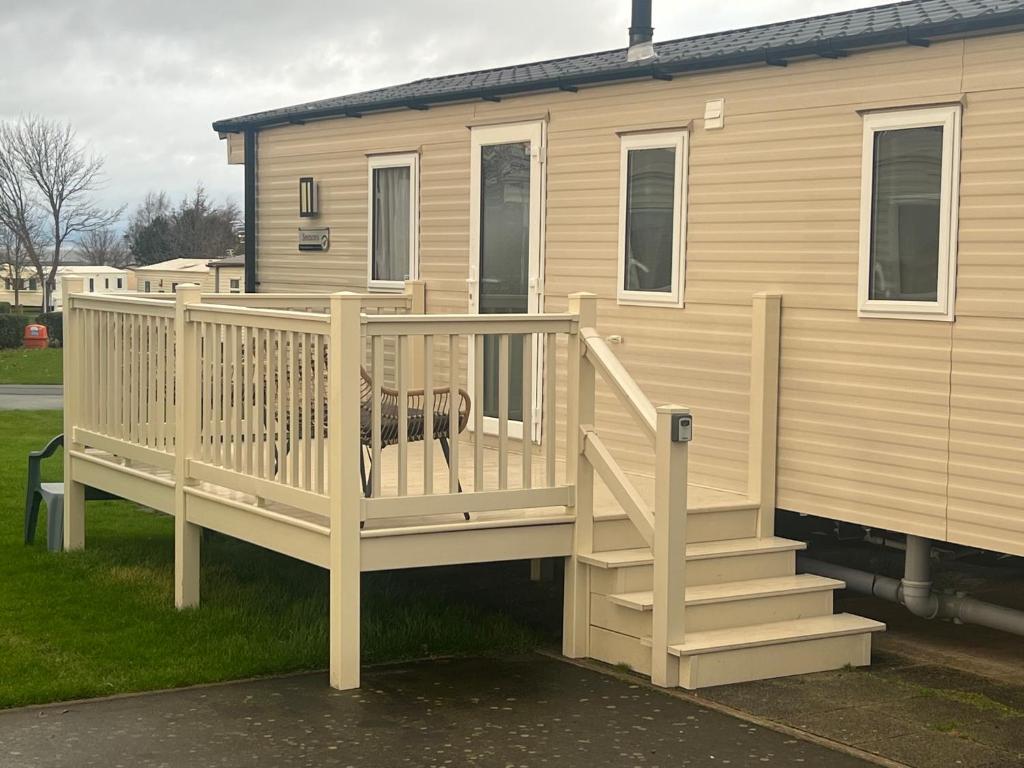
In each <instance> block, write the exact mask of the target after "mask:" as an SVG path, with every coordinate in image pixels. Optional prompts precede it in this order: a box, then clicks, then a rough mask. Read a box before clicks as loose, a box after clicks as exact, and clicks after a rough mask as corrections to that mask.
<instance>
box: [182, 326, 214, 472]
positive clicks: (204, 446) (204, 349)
mask: <svg viewBox="0 0 1024 768" xmlns="http://www.w3.org/2000/svg"><path fill="white" fill-rule="evenodd" d="M198 341H199V344H200V347H201V350H200V354H201V357H200V364H199V371H200V374H199V381H200V396H201V400H200V402H201V403H202V406H201V408H200V411H199V414H198V415H199V416H200V419H199V420H200V426H199V439H200V441H201V444H200V447H199V455H200V458H201V459H202V460H203V461H205V462H209V461H210V457H211V455H212V443H211V442H210V441H211V440H212V439H213V417H212V413H213V383H212V380H211V379H210V365H211V356H212V355H213V349H212V348H211V347H210V326H209V324H208V323H203V322H201V323H200V324H199V338H198ZM181 343H182V340H181V339H180V338H178V337H177V336H175V345H177V344H181ZM187 386H188V384H187V383H186V382H183V381H177V380H175V388H176V390H175V393H176V394H175V410H178V409H180V408H181V407H182V406H181V403H182V399H183V398H182V391H183V389H184V388H185V387H187ZM175 417H177V414H175ZM175 420H177V419H175ZM175 426H177V425H175ZM177 438H178V436H177V431H175V450H180V449H181V443H180V442H178V439H177Z"/></svg>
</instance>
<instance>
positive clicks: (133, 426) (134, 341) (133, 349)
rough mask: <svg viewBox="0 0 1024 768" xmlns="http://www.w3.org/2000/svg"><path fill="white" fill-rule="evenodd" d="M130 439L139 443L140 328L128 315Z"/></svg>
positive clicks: (133, 317) (134, 318)
mask: <svg viewBox="0 0 1024 768" xmlns="http://www.w3.org/2000/svg"><path fill="white" fill-rule="evenodd" d="M128 349H129V353H128V365H129V370H130V374H129V385H128V439H129V441H130V442H133V443H137V442H138V441H139V328H138V317H137V316H135V315H128Z"/></svg>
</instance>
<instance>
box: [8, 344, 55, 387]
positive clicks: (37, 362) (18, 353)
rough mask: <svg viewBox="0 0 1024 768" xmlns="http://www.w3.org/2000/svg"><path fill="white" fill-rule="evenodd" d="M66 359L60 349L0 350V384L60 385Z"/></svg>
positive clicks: (20, 348) (21, 348)
mask: <svg viewBox="0 0 1024 768" xmlns="http://www.w3.org/2000/svg"><path fill="white" fill-rule="evenodd" d="M63 381H64V358H63V356H62V352H61V350H59V349H25V348H24V347H19V348H17V349H0V384H60V383H62V382H63Z"/></svg>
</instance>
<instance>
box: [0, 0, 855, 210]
mask: <svg viewBox="0 0 1024 768" xmlns="http://www.w3.org/2000/svg"><path fill="white" fill-rule="evenodd" d="M3 2H4V12H3V15H2V16H0V119H4V118H10V117H15V116H17V115H18V114H22V113H28V112H31V113H36V114H41V115H45V116H47V117H53V118H59V119H64V120H69V121H71V122H72V123H73V124H74V125H75V126H76V128H77V129H78V131H79V134H80V135H81V137H82V138H83V139H85V140H86V141H88V142H89V143H90V144H91V146H92V147H93V149H94V150H95V151H96V152H98V153H100V154H102V155H104V156H105V157H106V158H107V163H106V171H107V176H108V184H107V186H106V188H105V189H104V191H103V193H102V195H103V198H104V201H105V202H106V203H107V204H110V205H121V204H128V205H129V206H134V204H135V203H136V202H138V201H139V200H140V199H141V198H142V197H143V196H144V195H145V193H146V192H147V191H148V190H154V189H164V190H167V191H168V192H169V193H171V194H172V196H174V197H178V196H180V195H182V194H184V193H186V192H187V191H188V190H189V189H191V188H192V187H193V186H194V185H195V184H196V182H199V181H202V182H203V183H205V184H206V185H207V187H208V188H209V190H210V191H211V192H212V193H213V194H215V195H216V196H218V197H228V196H230V197H232V198H234V199H235V200H240V199H241V191H242V173H241V169H240V168H239V167H237V166H228V165H226V163H225V154H224V145H223V143H222V142H220V141H219V140H218V139H217V136H216V134H214V133H213V131H212V130H211V128H210V124H211V122H212V121H213V120H215V119H218V118H223V117H230V116H234V115H238V114H245V113H247V112H254V111H258V110H261V109H268V108H274V107H280V106H284V105H287V104H295V103H301V102H305V101H311V100H315V99H321V98H327V97H330V96H337V95H340V94H344V93H351V92H356V91H361V90H366V89H369V88H376V87H380V86H385V85H392V84H396V83H401V82H406V81H409V80H415V79H417V78H420V77H428V76H431V75H440V74H445V73H451V72H458V71H465V70H471V69H481V68H486V67H492V66H500V65H505V64H513V63H517V62H523V61H531V60H537V59H546V58H551V57H555V56H563V55H571V54H574V53H586V52H588V51H596V50H604V49H608V48H617V47H621V46H623V45H624V44H625V39H626V27H627V26H628V23H629V3H627V2H626V1H625V0H593V1H592V2H587V0H571V1H564V2H551V0H545V1H542V0H523V1H522V2H519V3H516V4H512V5H510V4H508V3H497V2H479V1H471V0H454V1H453V2H443V3H442V2H415V1H410V0H389V1H386V2H377V3H364V2H354V0H334V1H333V2H331V1H329V0H320V2H319V3H317V2H315V0H314V3H307V4H296V3H294V2H280V0H218V1H217V2H210V0H202V1H200V0H177V2H167V1H166V0H164V1H163V2H153V1H152V0H75V1H74V2H68V0H3ZM871 4H872V3H871V2H863V1H862V0H861V1H858V0H812V2H807V1H806V0H803V1H802V2H800V1H797V0H763V1H761V0H759V1H758V2H742V3H722V2H720V0H715V1H710V0H696V1H692V2H687V3H673V4H669V3H666V2H659V3H655V4H654V6H655V7H654V23H655V27H656V29H655V38H656V39H659V40H666V39H671V38H675V37H684V36H688V35H691V34H700V33H702V32H708V31H713V30H716V29H730V28H735V27H741V26H751V25H754V24H761V23H765V22H768V21H773V20H779V19H785V18H795V17H799V16H806V15H813V14H817V13H827V12H831V11H836V10H843V9H847V8H852V7H860V6H866V5H871Z"/></svg>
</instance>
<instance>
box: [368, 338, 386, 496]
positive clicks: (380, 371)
mask: <svg viewBox="0 0 1024 768" xmlns="http://www.w3.org/2000/svg"><path fill="white" fill-rule="evenodd" d="M370 354H371V357H372V362H371V367H372V373H371V374H370V378H371V379H373V392H372V394H371V397H372V403H371V408H372V411H371V414H372V416H371V422H370V425H371V426H370V433H371V434H370V445H371V456H372V458H371V461H370V466H371V467H372V470H371V471H372V473H373V477H372V480H371V483H370V495H371V496H372V497H373V498H377V497H378V496H380V478H381V475H382V474H384V467H382V466H381V463H380V453H381V433H380V430H381V422H382V421H383V419H382V416H383V414H382V413H381V400H382V388H383V386H384V385H383V384H382V383H381V379H382V378H383V377H384V344H383V343H382V339H381V337H380V336H374V337H372V338H371V340H370Z"/></svg>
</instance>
